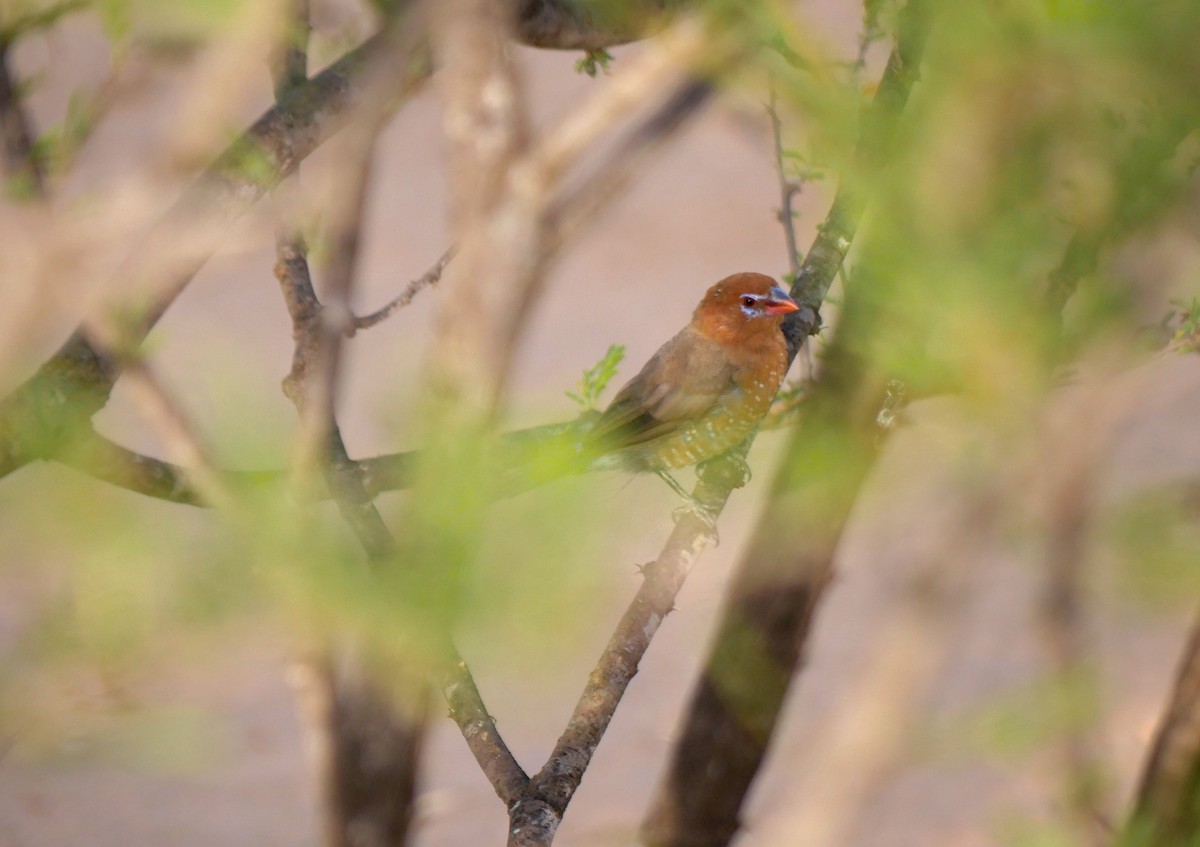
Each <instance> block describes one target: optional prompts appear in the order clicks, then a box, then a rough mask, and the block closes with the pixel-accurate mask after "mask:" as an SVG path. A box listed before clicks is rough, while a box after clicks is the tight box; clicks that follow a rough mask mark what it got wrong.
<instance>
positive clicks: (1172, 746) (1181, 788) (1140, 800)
mask: <svg viewBox="0 0 1200 847" xmlns="http://www.w3.org/2000/svg"><path fill="white" fill-rule="evenodd" d="M1128 830H1129V836H1130V838H1129V840H1128V843H1130V844H1154V845H1161V847H1184V845H1188V844H1193V843H1194V842H1195V838H1196V833H1197V832H1200V618H1197V622H1196V623H1195V624H1193V627H1192V634H1191V636H1190V638H1189V639H1188V642H1187V645H1186V646H1185V647H1184V649H1183V656H1182V657H1181V659H1180V661H1179V671H1178V673H1177V675H1176V677H1175V687H1174V689H1173V690H1172V692H1171V700H1170V702H1169V703H1168V704H1167V708H1166V711H1165V713H1164V715H1163V719H1162V724H1161V725H1160V726H1159V728H1158V732H1157V733H1156V735H1155V738H1154V744H1153V746H1152V748H1151V752H1150V757H1149V759H1148V760H1147V762H1146V767H1145V770H1144V771H1143V773H1142V779H1141V783H1140V785H1139V786H1138V791H1137V797H1136V799H1135V801H1134V807H1133V813H1132V814H1131V816H1130V821H1129V824H1128Z"/></svg>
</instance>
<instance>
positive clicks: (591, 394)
mask: <svg viewBox="0 0 1200 847" xmlns="http://www.w3.org/2000/svg"><path fill="white" fill-rule="evenodd" d="M624 358H625V345H624V344H613V345H611V346H610V347H609V348H608V350H606V351H605V353H604V355H603V356H601V357H600V360H599V361H598V362H596V364H594V365H592V366H591V367H590V368H588V369H587V370H585V371H584V372H583V376H581V377H580V378H579V385H578V386H577V387H576V388H575V390H574V391H568V392H566V395H567V396H568V397H570V398H571V399H572V400H574V401H575V402H576V403H578V404H579V407H580V408H581V409H582V410H583V411H585V412H590V411H592V410H593V409H595V408H596V404H597V403H598V402H599V400H600V395H601V394H603V393H604V389H605V388H606V387H607V386H608V384H609V383H610V382H612V379H613V377H615V376H616V375H617V368H618V367H619V366H620V364H621V360H622V359H624Z"/></svg>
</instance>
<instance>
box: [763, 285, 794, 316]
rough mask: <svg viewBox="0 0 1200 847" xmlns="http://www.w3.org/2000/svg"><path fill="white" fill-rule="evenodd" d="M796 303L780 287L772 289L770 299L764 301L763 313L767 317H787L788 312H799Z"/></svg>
mask: <svg viewBox="0 0 1200 847" xmlns="http://www.w3.org/2000/svg"><path fill="white" fill-rule="evenodd" d="M799 309H800V307H799V306H797V305H796V301H795V300H793V299H792V298H791V297H789V296H788V293H787V292H786V291H784V290H783V289H782V288H780V287H779V286H775V287H774V288H772V289H771V295H770V299H768V300H764V301H763V313H764V314H767V315H786V314H787V313H788V312H795V311H799Z"/></svg>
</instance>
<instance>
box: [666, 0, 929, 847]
mask: <svg viewBox="0 0 1200 847" xmlns="http://www.w3.org/2000/svg"><path fill="white" fill-rule="evenodd" d="M922 13H923V8H922V4H921V0H910V2H909V3H908V4H907V5H906V6H905V9H904V11H903V13H902V16H901V30H900V33H899V36H898V40H897V45H896V48H895V49H894V50H893V51H892V55H891V57H890V58H889V61H888V65H887V69H886V71H885V72H884V76H883V78H882V80H881V82H880V85H879V88H878V90H877V92H876V95H875V99H874V102H873V104H872V106H871V108H870V110H869V112H868V115H867V116H866V119H865V121H864V129H863V135H862V138H861V140H860V142H859V145H858V150H857V156H858V157H859V158H860V160H867V161H870V160H871V159H872V157H875V156H879V155H881V151H884V150H887V149H888V143H889V141H890V139H891V138H892V136H893V132H894V128H893V127H894V124H895V122H896V120H897V119H898V117H899V114H900V113H901V111H902V110H903V108H904V105H905V103H906V102H907V99H908V95H909V92H910V91H911V89H912V85H913V83H914V82H915V80H916V77H917V73H918V68H919V64H920V59H921V54H922V52H923V49H924V44H925V38H926V34H927V26H926V25H925V24H926V22H925V21H924V20H923V19H922ZM861 208H862V204H861V201H860V199H859V198H858V197H857V196H856V195H855V193H854V189H853V186H852V185H851V184H850V183H849V182H848V181H846V180H843V182H842V184H841V186H840V187H839V189H838V193H837V195H836V197H835V199H834V202H833V206H832V208H831V210H830V212H829V215H828V217H827V218H826V220H825V223H824V224H823V225H822V226H821V227H819V229H818V235H817V238H816V240H815V241H814V243H813V245H812V247H811V248H810V249H809V251H808V255H807V256H806V257H805V259H804V263H803V264H802V265H801V267H800V270H799V272H798V273H797V274H796V278H795V281H794V283H793V285H792V290H791V294H792V297H793V298H794V299H795V300H796V302H797V303H799V304H801V305H802V307H807V308H801V310H800V311H798V312H795V313H793V315H789V318H790V319H791V320H788V321H785V324H784V331H785V335H786V336H787V338H788V348H789V355H790V357H793V358H794V357H795V355H796V353H797V351H798V349H799V346H800V343H801V341H802V340H803V339H804V338H805V337H807V336H809V335H812V334H814V333H815V332H816V331H817V330H818V329H819V325H820V318H819V307H820V304H821V303H822V302H823V300H824V298H825V296H826V294H827V292H828V291H829V287H830V285H831V284H832V282H833V278H834V276H835V274H836V273H837V271H838V269H839V268H840V266H841V263H842V260H843V259H844V257H845V255H846V252H847V251H848V250H849V248H850V243H851V240H852V239H853V237H854V233H855V230H856V229H857V225H858V220H859V217H860V215H861ZM855 299H856V298H851V297H850V296H849V295H848V297H847V305H846V310H845V314H844V315H843V317H842V321H841V324H840V326H839V329H838V338H845V337H847V336H848V335H849V337H853V333H854V332H855V331H856V327H855V323H856V321H858V320H862V324H861V325H862V326H863V327H865V328H867V329H869V327H870V321H869V319H867V320H863V318H861V317H860V318H856V317H855V315H854V314H853V312H852V309H851V306H852V303H853V302H854V301H855ZM862 368H863V363H861V362H859V361H857V360H856V358H855V357H854V356H853V355H851V354H850V353H849V351H848V350H846V349H844V348H843V345H840V344H838V343H837V339H835V340H834V342H833V343H832V344H831V346H830V351H829V354H828V356H827V358H826V360H825V367H824V369H823V371H822V377H821V379H820V380H819V381H818V383H817V386H816V388H815V389H814V391H813V393H812V395H811V396H810V397H809V398H808V400H807V401H806V403H805V406H804V408H803V410H802V413H801V422H800V424H799V425H798V426H797V427H796V429H795V430H794V432H793V435H792V438H791V440H790V443H789V446H788V450H787V454H786V459H785V462H784V465H783V467H782V470H781V472H780V473H779V475H778V476H777V478H776V480H775V482H774V484H773V486H772V491H771V496H770V499H769V500H768V504H767V507H766V510H765V512H764V514H763V516H762V518H761V520H760V522H759V525H758V528H757V529H756V531H755V533H754V536H753V539H752V541H751V544H750V548H749V550H748V551H747V553H746V554H745V556H744V557H743V559H742V561H741V563H740V565H739V566H738V568H737V570H736V572H735V575H734V579H733V585H732V588H731V593H730V598H729V601H728V606H727V608H726V610H725V612H724V613H723V614H722V618H721V621H720V624H719V628H718V634H717V638H716V644H715V646H714V648H713V650H712V652H711V654H710V656H709V659H708V662H707V664H706V669H705V672H704V675H703V677H702V678H701V680H700V683H699V686H698V688H697V691H696V693H695V695H694V697H693V701H692V704H691V707H690V708H689V711H688V715H687V718H686V719H685V725H684V731H683V735H682V737H681V738H680V740H679V742H678V743H677V745H676V748H675V755H674V757H673V761H672V763H671V766H670V771H669V774H668V776H667V779H666V780H665V782H664V783H663V784H662V785H660V787H659V789H658V791H657V794H656V797H655V799H654V801H653V803H652V804H651V810H650V812H649V813H648V815H647V818H646V824H645V827H644V837H645V838H646V840H647V842H648V843H650V844H653V845H679V847H682V845H701V844H702V845H724V844H727V843H728V842H729V839H731V838H732V837H733V835H734V833H735V832H736V831H737V829H738V826H739V821H738V812H739V809H740V808H741V805H742V802H743V800H744V798H745V795H746V792H747V791H748V790H749V787H750V784H751V781H752V780H753V779H754V776H755V775H756V774H757V772H758V768H759V766H760V764H761V762H762V757H763V755H764V753H765V751H766V745H767V743H768V741H769V739H770V735H771V733H772V732H773V730H774V727H775V723H776V720H777V719H778V714H779V709H780V707H781V706H782V703H783V697H784V695H785V694H786V692H787V689H788V685H789V681H790V679H791V677H792V674H793V672H794V670H795V668H796V667H797V665H798V663H799V661H800V655H801V650H802V646H803V644H804V641H805V638H806V636H807V633H808V630H809V627H810V626H811V621H812V617H813V614H814V612H815V609H816V605H817V603H818V602H819V600H820V599H821V597H822V595H823V592H824V589H825V586H826V584H827V583H828V580H829V578H830V573H831V568H832V561H833V554H834V550H835V549H836V546H837V542H838V539H839V538H840V535H841V532H842V529H843V527H844V524H845V522H846V519H847V517H848V515H849V512H850V507H851V505H852V504H853V502H854V500H855V498H856V497H857V494H858V489H859V486H860V485H861V484H862V482H863V480H864V479H865V478H866V475H867V471H868V470H869V468H870V467H871V465H872V463H873V460H874V456H875V453H876V450H877V447H878V443H877V442H878V439H877V437H876V433H875V422H876V417H877V414H878V410H879V408H880V404H881V394H882V390H883V389H882V386H881V385H880V384H879V382H880V380H879V377H878V376H872V375H869V374H866V373H864V372H863V370H862ZM817 454H819V455H817ZM821 455H825V456H828V455H837V456H838V457H839V458H840V459H841V461H840V463H839V467H838V472H837V474H836V475H829V476H823V477H820V478H816V477H814V476H813V475H812V472H811V468H812V467H821V466H822V464H821V459H820V456H821ZM701 758H702V759H703V761H701Z"/></svg>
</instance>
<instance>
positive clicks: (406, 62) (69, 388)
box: [0, 25, 428, 476]
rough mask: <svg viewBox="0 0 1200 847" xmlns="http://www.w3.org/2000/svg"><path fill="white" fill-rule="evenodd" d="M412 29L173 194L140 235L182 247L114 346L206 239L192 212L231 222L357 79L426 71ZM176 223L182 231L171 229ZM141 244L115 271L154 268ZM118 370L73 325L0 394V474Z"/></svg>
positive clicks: (373, 41)
mask: <svg viewBox="0 0 1200 847" xmlns="http://www.w3.org/2000/svg"><path fill="white" fill-rule="evenodd" d="M417 36H419V33H405V32H404V31H403V27H400V26H398V25H397V26H394V27H392V28H388V29H385V30H384V31H382V32H380V33H379V34H377V35H375V36H373V37H372V38H370V39H368V40H367V41H366V42H365V43H364V44H363V45H361V46H360V47H359V48H357V49H355V50H353V51H351V52H350V53H348V54H346V56H344V57H343V58H342V59H340V60H338V61H337V62H336V63H334V64H333V65H331V66H330V67H329V68H327V69H326V70H324V71H322V72H321V73H320V74H318V75H317V76H315V77H313V79H312V80H310V81H309V82H307V83H306V84H305V85H303V86H301V87H299V88H297V89H296V90H295V91H294V92H293V93H292V94H291V95H289V96H288V97H287V98H286V99H285V100H284V101H283V102H281V103H279V104H278V105H276V106H275V107H273V108H271V109H269V110H268V111H267V112H266V113H265V114H263V116H262V117H261V118H259V119H258V121H256V122H255V124H254V125H253V126H252V127H251V128H250V129H249V130H248V131H247V132H246V133H245V134H244V135H243V136H242V137H241V138H240V139H239V140H238V141H236V142H235V143H234V144H233V145H231V146H230V148H229V149H228V150H226V152H225V153H224V154H223V155H222V156H220V157H219V158H218V159H217V161H216V162H215V163H214V164H213V166H212V167H211V168H210V169H209V170H208V171H207V172H206V173H205V174H204V175H202V176H201V177H200V178H199V179H198V180H197V181H196V183H195V184H194V185H193V186H192V188H191V189H189V190H188V191H187V192H186V193H185V194H184V195H183V196H182V197H181V198H180V199H179V200H178V201H177V202H176V203H175V205H174V206H173V207H172V208H171V210H170V211H169V212H168V213H167V214H166V215H165V216H164V218H163V219H162V220H161V221H160V222H159V223H158V224H157V225H156V227H155V228H154V230H153V231H152V232H151V233H149V234H148V236H147V238H148V239H149V240H152V241H155V242H156V243H158V244H172V243H173V242H174V241H182V242H183V243H186V244H188V245H189V252H188V254H187V255H186V256H178V257H176V261H175V263H174V265H173V269H172V270H171V272H170V274H169V275H168V277H169V278H167V279H166V280H165V281H164V282H163V283H162V284H161V286H158V287H156V288H155V295H154V298H153V300H152V302H150V304H149V305H148V306H147V307H145V308H144V309H143V310H142V311H140V312H139V313H138V314H137V315H136V319H134V320H126V321H123V323H122V327H121V328H122V332H123V336H122V340H123V347H127V348H128V347H136V346H137V345H138V344H140V343H141V342H142V341H143V340H144V339H145V336H146V333H147V332H149V330H150V328H151V327H152V326H153V325H154V324H155V322H156V321H157V320H158V318H159V317H160V316H161V315H162V313H163V312H164V311H165V310H166V309H167V307H168V306H169V305H170V304H171V303H172V302H173V301H174V299H175V297H176V296H178V294H179V293H180V292H181V291H182V290H183V288H184V287H185V286H186V285H187V284H188V282H190V280H191V279H192V277H193V276H194V275H195V274H196V273H197V272H198V271H199V269H200V267H201V266H202V265H203V264H204V262H205V261H206V260H207V258H208V256H209V254H210V253H211V252H212V250H213V249H215V247H216V245H217V242H218V236H219V232H218V231H219V230H223V227H221V226H216V227H210V229H211V230H214V231H210V233H209V239H208V240H207V241H205V240H204V239H197V238H196V237H195V231H196V228H197V227H196V224H197V222H198V221H207V222H209V223H215V222H217V221H220V222H223V223H224V224H226V225H228V224H229V223H232V222H233V221H234V220H235V219H236V218H237V217H238V216H240V215H241V214H242V213H243V212H244V211H245V210H246V209H248V208H249V207H250V205H251V204H253V203H254V202H256V201H257V200H258V199H259V198H261V197H262V196H263V194H264V193H265V192H266V191H267V190H269V189H270V188H271V187H273V186H274V185H276V184H277V183H278V182H279V180H280V179H282V178H283V177H284V176H286V175H287V174H288V173H290V172H291V171H292V170H293V169H294V168H295V167H296V165H297V164H298V163H299V162H300V161H301V160H302V159H304V158H305V157H306V156H307V155H308V154H309V153H311V152H312V151H313V150H314V149H316V147H317V146H319V145H320V144H321V143H323V142H324V141H325V140H326V139H327V138H329V137H330V136H331V135H333V134H334V133H335V132H336V131H337V130H339V129H340V128H341V127H342V126H343V125H344V123H345V121H346V120H347V117H348V115H349V114H350V113H351V112H353V111H354V110H355V108H356V107H357V105H358V104H359V102H360V100H361V96H362V92H363V89H364V88H365V87H366V86H365V85H364V82H363V80H364V79H366V78H369V77H383V78H389V77H390V78H392V79H395V80H402V81H404V83H405V85H404V87H403V90H405V91H409V90H411V88H412V87H413V86H414V85H416V84H417V83H418V82H419V81H420V80H421V79H422V78H424V76H425V75H427V73H428V62H425V61H421V60H419V56H420V55H421V54H420V53H419V48H418V47H417V46H416V44H417V41H418V38H417ZM180 231H183V232H186V233H188V234H189V237H188V238H186V239H177V238H174V236H175V235H176V234H178V233H179V232H180ZM198 242H203V243H198ZM149 252H151V251H140V252H138V253H136V254H134V255H133V256H131V258H130V259H129V260H128V261H127V262H126V263H125V265H124V267H122V268H121V270H120V271H119V274H120V275H121V277H122V279H129V280H134V281H136V282H137V283H139V284H143V283H145V282H146V281H147V278H148V277H149V278H157V277H156V276H155V273H151V271H152V270H153V271H158V270H161V269H160V268H159V267H158V264H157V263H159V262H160V261H161V257H160V256H151V255H148V253H149ZM119 374H120V362H119V361H117V360H115V359H113V358H111V357H109V356H105V355H103V354H102V353H101V352H99V351H97V350H96V349H94V348H93V347H92V346H91V344H90V343H89V341H88V339H87V337H86V336H85V334H84V333H83V332H81V331H76V332H75V333H74V334H73V335H72V336H71V337H70V338H69V339H68V340H67V341H66V343H65V344H64V345H63V346H62V347H61V348H60V349H59V351H58V352H57V353H56V354H55V355H54V356H53V357H51V358H50V359H49V360H48V361H47V362H46V363H45V364H43V365H42V367H41V368H39V369H38V372H37V373H36V374H35V375H34V376H32V377H31V378H30V379H28V380H27V381H26V382H25V383H24V384H22V385H21V386H20V387H19V388H18V389H17V390H16V391H14V392H13V393H12V394H10V395H9V396H8V397H6V398H4V399H3V400H0V476H3V475H5V474H8V473H11V472H12V471H13V470H15V469H16V468H18V467H20V466H21V465H23V464H25V463H27V462H30V461H33V460H34V459H37V458H43V457H47V456H52V455H54V454H55V453H57V452H58V451H60V450H61V449H62V448H63V445H64V444H66V443H68V442H69V440H70V438H71V437H72V435H74V434H75V433H77V432H82V431H84V430H86V428H87V421H88V420H89V419H90V418H91V417H92V415H94V414H95V413H96V412H97V411H99V410H100V409H101V408H103V407H104V405H105V403H107V402H108V397H109V394H110V393H111V391H112V387H113V385H114V384H115V382H116V379H117V377H118V376H119Z"/></svg>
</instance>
